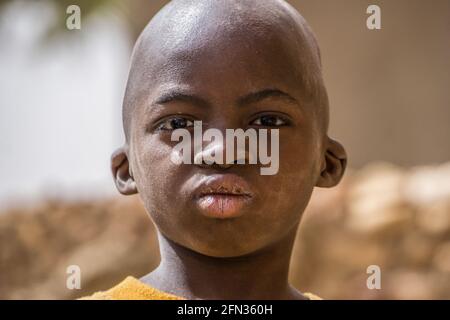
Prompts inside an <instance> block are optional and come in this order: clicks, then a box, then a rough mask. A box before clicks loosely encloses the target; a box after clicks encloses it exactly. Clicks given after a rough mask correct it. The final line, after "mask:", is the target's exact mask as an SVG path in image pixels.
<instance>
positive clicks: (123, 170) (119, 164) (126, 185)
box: [111, 147, 138, 195]
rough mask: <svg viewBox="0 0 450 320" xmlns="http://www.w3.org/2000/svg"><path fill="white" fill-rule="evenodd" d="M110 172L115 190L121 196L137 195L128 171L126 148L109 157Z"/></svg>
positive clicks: (134, 184) (121, 148) (129, 170)
mask: <svg viewBox="0 0 450 320" xmlns="http://www.w3.org/2000/svg"><path fill="white" fill-rule="evenodd" d="M111 172H112V175H113V178H114V183H115V184H116V188H117V190H119V192H120V193H121V194H123V195H130V194H135V193H138V191H137V187H136V182H135V181H134V177H133V174H132V172H131V169H130V163H129V159H128V155H127V152H126V147H120V148H118V149H117V150H116V151H114V152H113V154H112V155H111Z"/></svg>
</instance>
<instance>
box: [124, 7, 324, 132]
mask: <svg viewBox="0 0 450 320" xmlns="http://www.w3.org/2000/svg"><path fill="white" fill-rule="evenodd" d="M260 43H267V44H269V45H268V46H266V47H267V48H268V49H265V50H271V51H274V52H276V51H278V52H279V53H280V54H282V55H284V56H286V61H289V62H290V63H291V64H292V66H291V68H290V70H291V73H292V75H293V76H295V77H296V82H297V83H298V86H299V88H301V90H302V93H303V98H304V101H306V102H307V103H308V104H311V105H312V107H313V108H315V112H316V113H317V119H318V122H319V123H320V126H321V128H322V130H323V132H324V133H326V131H327V128H328V98H327V94H326V90H325V87H324V84H323V79H322V71H321V62H320V52H319V47H318V45H317V42H316V40H315V37H314V35H313V33H312V31H311V29H310V28H309V26H308V24H307V23H306V21H305V19H304V18H303V17H302V16H301V15H300V13H299V12H298V11H296V10H295V9H294V8H293V7H292V6H291V5H289V4H288V3H287V2H285V1H283V0H265V1H261V0H224V1H214V0H173V1H171V2H169V3H168V4H167V5H166V6H165V7H163V8H162V9H161V10H160V11H159V12H158V13H157V14H156V15H155V16H154V17H153V19H152V20H151V21H150V22H149V23H148V25H147V26H146V27H145V29H144V31H143V32H142V34H141V35H140V36H139V38H138V41H137V42H136V45H135V48H134V50H133V56H132V61H131V67H130V73H129V78H128V83H127V88H126V92H125V98H124V103H123V125H124V131H125V137H126V140H127V141H128V140H129V134H130V133H129V127H130V124H131V120H132V114H133V110H134V107H135V106H137V105H142V104H145V103H146V102H147V101H146V100H147V99H148V97H149V94H150V92H149V91H151V90H152V89H151V88H152V87H153V86H154V85H155V84H156V83H157V82H164V81H165V80H167V81H169V79H176V78H177V77H178V76H179V74H181V73H183V72H185V71H186V70H185V62H188V61H191V60H192V59H194V58H196V57H197V58H198V57H202V59H204V60H203V61H204V62H203V63H205V64H207V63H210V62H209V61H208V56H209V54H210V53H211V52H215V53H216V54H217V53H218V52H219V53H221V54H223V56H222V59H223V60H224V61H226V62H227V63H233V64H236V65H239V64H242V68H246V66H245V63H244V61H243V57H242V56H240V55H239V53H236V50H234V51H232V50H229V48H231V47H234V48H240V49H242V50H244V49H246V50H252V54H253V55H254V57H258V56H261V55H262V54H263V53H262V52H261V47H260V46H259V44H260ZM275 54H276V53H275ZM211 68H214V69H215V70H216V71H217V74H218V76H220V72H221V70H223V69H225V68H227V66H226V63H223V64H222V63H221V64H217V63H216V64H214V65H211Z"/></svg>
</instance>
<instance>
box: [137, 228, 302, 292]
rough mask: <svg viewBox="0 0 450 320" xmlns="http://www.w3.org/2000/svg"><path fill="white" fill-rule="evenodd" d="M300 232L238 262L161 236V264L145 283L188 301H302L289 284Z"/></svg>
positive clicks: (291, 232) (237, 259)
mask: <svg viewBox="0 0 450 320" xmlns="http://www.w3.org/2000/svg"><path fill="white" fill-rule="evenodd" d="M296 230H297V228H296V227H295V228H292V230H291V231H290V232H289V233H288V234H287V235H286V236H284V237H283V238H282V239H280V240H279V241H277V242H276V243H274V244H272V245H271V246H269V247H267V248H264V249H263V250H260V251H258V252H255V253H252V254H249V255H246V256H242V257H236V258H216V257H210V256H205V255H202V254H199V253H197V252H194V251H192V250H190V249H187V248H185V247H182V246H180V245H178V244H176V243H174V242H173V241H171V240H169V239H167V238H166V237H165V236H163V235H162V234H160V233H159V234H158V236H159V244H160V251H161V263H160V265H159V266H158V268H156V269H155V270H154V271H153V272H151V273H150V274H148V275H147V276H145V277H144V278H142V281H143V282H144V283H147V284H149V285H151V286H153V287H155V288H157V289H159V290H162V291H165V292H170V293H173V294H175V295H178V296H181V297H184V298H187V299H301V298H303V296H302V295H301V294H300V293H299V292H298V291H297V290H295V289H294V288H292V287H291V286H290V285H289V283H288V273H289V262H290V257H291V252H292V247H293V244H294V240H295V236H296Z"/></svg>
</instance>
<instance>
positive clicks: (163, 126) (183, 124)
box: [158, 117, 194, 130]
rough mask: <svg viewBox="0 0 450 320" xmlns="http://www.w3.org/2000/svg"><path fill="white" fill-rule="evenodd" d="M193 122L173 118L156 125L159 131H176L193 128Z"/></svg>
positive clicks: (181, 118) (182, 118)
mask: <svg viewBox="0 0 450 320" xmlns="http://www.w3.org/2000/svg"><path fill="white" fill-rule="evenodd" d="M193 126H194V122H193V121H192V120H189V119H186V118H184V117H173V118H170V119H167V120H165V121H163V122H161V123H160V124H159V125H158V129H159V130H176V129H185V128H189V127H193Z"/></svg>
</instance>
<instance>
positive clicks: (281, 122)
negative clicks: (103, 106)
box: [250, 114, 291, 127]
mask: <svg viewBox="0 0 450 320" xmlns="http://www.w3.org/2000/svg"><path fill="white" fill-rule="evenodd" d="M264 117H270V118H275V124H274V125H264V124H262V122H261V120H262V118H264ZM258 120H259V123H255V122H258ZM290 124H291V122H290V120H289V119H287V118H286V117H283V116H280V115H275V114H261V115H259V116H258V117H257V118H255V119H254V120H252V121H251V122H250V125H253V126H257V127H284V126H288V125H290Z"/></svg>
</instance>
